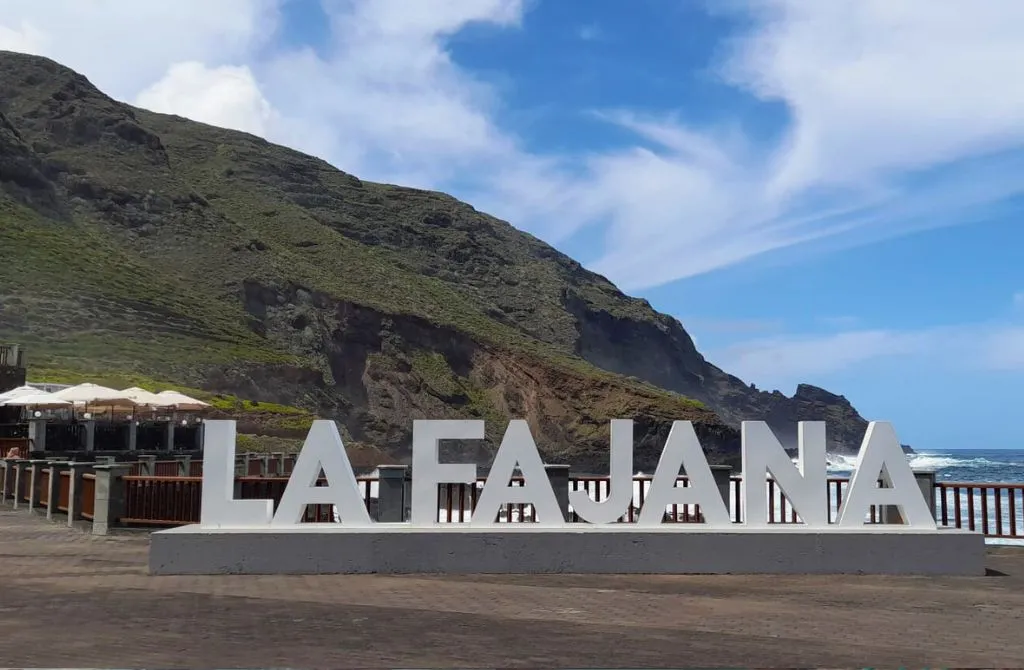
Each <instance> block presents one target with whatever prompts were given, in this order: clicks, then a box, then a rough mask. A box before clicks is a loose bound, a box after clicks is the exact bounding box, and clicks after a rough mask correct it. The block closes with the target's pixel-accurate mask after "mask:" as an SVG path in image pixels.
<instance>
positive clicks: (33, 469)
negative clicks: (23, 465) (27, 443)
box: [28, 461, 46, 512]
mask: <svg viewBox="0 0 1024 670" xmlns="http://www.w3.org/2000/svg"><path fill="white" fill-rule="evenodd" d="M44 465H46V461H29V478H28V487H29V488H28V511H29V512H34V511H35V510H36V508H37V507H39V493H40V490H39V489H40V486H41V484H42V476H41V475H42V474H43V466H44Z"/></svg>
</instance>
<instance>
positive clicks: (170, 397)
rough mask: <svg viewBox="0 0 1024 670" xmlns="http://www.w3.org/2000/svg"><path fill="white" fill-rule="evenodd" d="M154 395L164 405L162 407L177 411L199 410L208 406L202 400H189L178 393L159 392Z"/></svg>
mask: <svg viewBox="0 0 1024 670" xmlns="http://www.w3.org/2000/svg"><path fill="white" fill-rule="evenodd" d="M156 395H157V397H158V398H160V400H161V401H162V402H163V403H164V404H163V406H164V407H173V408H174V409H177V410H185V411H189V410H199V409H205V408H207V407H209V406H210V405H209V404H208V403H205V402H203V401H202V400H196V399H195V398H190V397H189V396H187V395H185V394H184V393H178V392H177V391H161V392H160V393H157V394H156Z"/></svg>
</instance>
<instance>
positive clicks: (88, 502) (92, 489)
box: [82, 472, 96, 521]
mask: <svg viewBox="0 0 1024 670" xmlns="http://www.w3.org/2000/svg"><path fill="white" fill-rule="evenodd" d="M95 512H96V475H94V474H92V473H90V472H87V473H85V474H84V475H82V518H83V519H88V520H90V521H92V518H93V515H94V514H95Z"/></svg>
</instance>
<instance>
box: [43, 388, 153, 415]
mask: <svg viewBox="0 0 1024 670" xmlns="http://www.w3.org/2000/svg"><path fill="white" fill-rule="evenodd" d="M53 395H54V396H56V397H57V398H60V399H61V400H67V401H68V402H71V403H74V404H75V405H85V406H86V407H89V406H90V405H92V406H95V407H100V408H104V407H106V408H109V409H111V410H114V409H134V408H135V401H134V400H132V399H131V398H129V397H128V396H127V395H126V394H125V393H124V391H116V390H114V389H112V388H107V387H106V386H100V385H98V384H79V385H78V386H72V387H70V388H66V389H64V390H63V391H57V392H56V393H54V394H53Z"/></svg>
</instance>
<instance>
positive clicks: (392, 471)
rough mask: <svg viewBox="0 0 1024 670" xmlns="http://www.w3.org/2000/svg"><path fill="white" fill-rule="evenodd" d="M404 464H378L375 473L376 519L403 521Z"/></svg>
mask: <svg viewBox="0 0 1024 670" xmlns="http://www.w3.org/2000/svg"><path fill="white" fill-rule="evenodd" d="M408 470H409V467H408V466H406V465H379V466H377V473H378V477H379V479H378V480H377V521H385V522H402V521H405V473H406V472H407V471H408Z"/></svg>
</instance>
